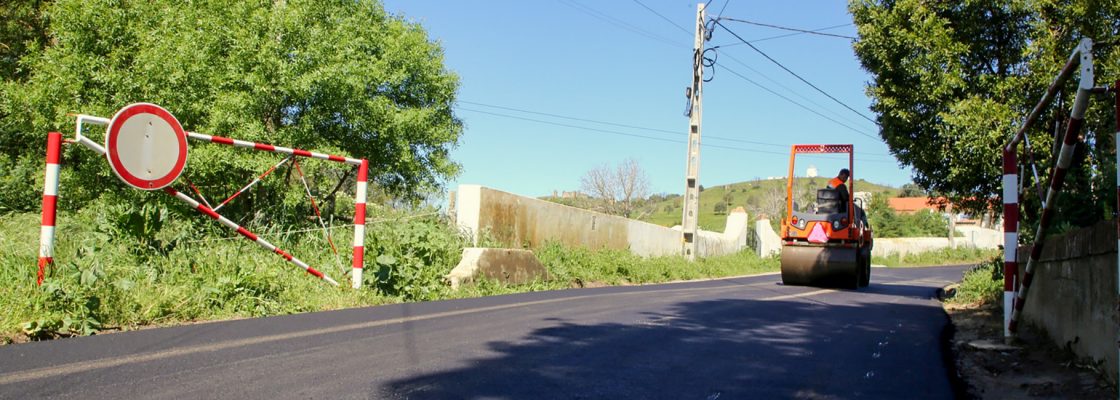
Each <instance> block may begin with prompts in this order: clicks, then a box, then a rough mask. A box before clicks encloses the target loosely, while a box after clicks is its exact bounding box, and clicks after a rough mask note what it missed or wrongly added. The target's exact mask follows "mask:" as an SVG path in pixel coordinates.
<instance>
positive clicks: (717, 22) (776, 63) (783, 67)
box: [716, 20, 879, 126]
mask: <svg viewBox="0 0 1120 400" xmlns="http://www.w3.org/2000/svg"><path fill="white" fill-rule="evenodd" d="M716 25H719V26H720V27H721V28H723V29H724V30H725V31H727V32H728V33H730V34H731V35H732V36H735V38H736V39H739V41H741V42H743V43H746V45H747V46H750V48H751V49H753V50H754V51H756V52H758V54H761V55H762V56H763V57H766V59H767V60H770V62H772V63H774V64H775V65H777V66H779V67H781V68H782V69H784V70H785V71H786V72H789V73H790V75H793V76H794V77H796V78H797V79H799V80H801V82H804V83H805V84H806V85H809V87H812V88H813V89H816V91H817V92H820V93H821V94H823V95H825V97H828V98H829V99H832V101H835V102H836V103H837V104H839V105H841V106H844V108H847V109H848V110H851V112H853V113H855V114H856V115H859V116H860V117H863V119H866V120H868V121H871V123H873V124H875V125H876V126H877V125H879V123H878V122H876V121H875V120H873V119H871V118H868V117H867V116H866V115H863V113H861V112H859V111H856V109H854V108H852V107H851V106H849V105H847V104H844V102H842V101H840V100H839V99H837V98H836V97H833V96H832V95H831V94H828V92H825V91H824V90H822V89H821V88H819V87H817V85H814V84H813V83H812V82H809V81H808V80H806V79H805V78H802V77H801V75H798V74H797V73H796V72H793V71H792V70H790V69H789V68H786V66H785V65H782V63H780V62H778V60H775V59H774V58H773V57H770V56H769V55H768V54H766V53H765V52H763V51H762V50H760V49H759V48H758V47H755V45H753V44H751V43H750V42H747V40H746V39H743V37H742V36H739V34H737V33H735V31H732V30H731V29H729V28H728V27H727V26H725V25H723V23H721V22H719V20H716Z"/></svg>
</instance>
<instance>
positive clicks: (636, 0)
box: [634, 0, 692, 34]
mask: <svg viewBox="0 0 1120 400" xmlns="http://www.w3.org/2000/svg"><path fill="white" fill-rule="evenodd" d="M634 2H635V3H638V5H640V6H642V7H643V8H645V9H646V10H649V12H651V13H653V14H654V15H657V16H658V17H661V19H663V20H665V22H668V23H670V24H672V25H673V26H675V27H677V29H680V30H681V31H682V32H684V33H688V34H691V33H692V32H690V31H689V30H688V28H685V27H683V26H681V25H680V24H678V23H676V21H673V20H671V19H669V17H666V16H664V15H662V14H661V13H659V12H657V11H656V10H654V9H652V8H650V7H649V6H647V5H646V4H645V3H642V2H641V1H640V0H634Z"/></svg>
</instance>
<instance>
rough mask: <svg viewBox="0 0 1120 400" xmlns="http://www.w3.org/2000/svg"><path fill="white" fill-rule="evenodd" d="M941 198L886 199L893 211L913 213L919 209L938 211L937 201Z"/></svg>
mask: <svg viewBox="0 0 1120 400" xmlns="http://www.w3.org/2000/svg"><path fill="white" fill-rule="evenodd" d="M942 200H943V199H942V198H936V199H934V198H929V197H894V198H890V199H887V202H888V204H889V205H890V207H891V209H892V210H894V212H896V213H899V214H913V213H916V212H918V211H921V210H930V211H933V212H938V211H940V210H938V209H937V204H938V202H940V201H942Z"/></svg>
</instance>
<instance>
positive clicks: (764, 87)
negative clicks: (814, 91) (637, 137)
mask: <svg viewBox="0 0 1120 400" xmlns="http://www.w3.org/2000/svg"><path fill="white" fill-rule="evenodd" d="M633 1H634V2H635V3H638V5H640V6H642V7H643V8H645V9H646V10H648V11H649V12H651V13H653V14H654V15H656V16H658V17H660V18H661V19H662V20H665V22H668V23H669V24H672V25H673V26H675V27H677V29H680V30H681V31H682V32H684V33H686V34H690V33H691V32H690V31H689V30H688V29H687V28H685V27H683V26H681V25H680V24H678V23H676V22H675V21H673V20H672V19H669V17H666V16H665V15H664V14H661V13H659V12H657V10H654V9H653V8H651V7H649V6H648V5H646V4H645V3H643V2H641V1H640V0H633ZM727 3H730V0H728V2H727ZM727 3H724V6H725V7H726V5H727ZM721 13H722V11H721ZM848 25H851V23H847V24H840V25H834V26H829V27H824V28H820V29H817V30H816V31H821V30H827V29H834V28H839V27H843V26H848ZM810 32H815V31H807V32H798V33H791V34H786V35H779V36H772V37H769V38H762V39H756V40H754V41H763V40H769V39H777V38H782V37H788V36H794V35H800V34H802V33H810ZM740 40H741V38H740ZM739 44H748V45H749V44H750V42H749V41H743V42H740V43H735V44H730V45H722V46H715V47H714V48H717V49H718V48H720V47H729V46H734V45H739ZM727 57H728V58H731V59H732V60H733V61H735V62H736V63H738V64H740V65H742V66H744V67H746V68H747V69H749V70H751V71H753V72H754V73H756V74H758V75H759V76H761V77H763V78H766V80H769V81H770V82H774V83H775V84H777V85H778V86H780V87H781V88H783V89H785V90H787V91H789V92H790V93H793V94H794V95H796V96H797V97H800V98H802V99H804V100H806V101H808V102H810V103H812V104H813V105H815V106H817V107H820V108H821V109H822V110H826V111H829V112H832V113H834V114H835V115H837V116H838V117H839V116H840V114H838V113H835V112H833V111H832V110H829V109H828V108H827V107H824V106H822V105H820V104H818V103H817V102H815V101H813V100H812V99H809V98H808V97H805V96H803V95H801V94H799V93H797V92H796V91H794V90H793V89H790V88H789V87H788V86H785V85H783V84H781V83H779V82H778V81H776V80H774V79H773V78H770V77H769V76H767V75H766V74H763V73H762V72H761V71H759V70H757V69H754V68H752V67H751V66H749V65H747V63H745V62H743V61H741V60H739V59H737V58H735V57H732V56H731V55H729V54H728V55H727ZM720 66H722V67H724V68H725V69H726V68H727V66H725V65H722V64H721V65H720ZM732 73H734V74H736V75H738V76H739V77H740V78H743V79H745V80H747V81H748V82H750V83H752V84H754V85H755V86H758V87H760V88H762V89H763V90H766V91H768V92H770V93H773V94H774V95H776V96H779V97H781V98H783V99H785V100H786V101H789V102H791V103H794V104H796V105H798V106H800V107H801V108H805V109H806V110H808V111H810V112H813V113H814V114H817V115H820V116H821V117H824V118H826V119H828V120H829V121H832V122H834V123H837V124H839V125H841V126H844V127H845V128H848V129H851V130H853V131H855V132H856V133H859V134H861V135H864V136H867V137H870V138H872V139H875V140H876V141H881V140H882V139H880V138H877V137H874V136H871V135H869V134H867V133H865V132H863V131H860V130H858V129H856V128H853V127H851V126H849V125H847V124H844V123H841V122H839V121H837V120H835V119H832V118H829V117H827V116H825V115H823V114H820V113H818V112H816V111H813V110H811V109H809V108H808V107H806V106H804V105H802V104H800V103H797V102H796V101H793V100H791V99H789V98H788V97H785V96H782V95H780V94H778V93H777V92H775V91H773V90H771V89H770V88H767V87H766V86H763V85H762V84H760V83H758V82H755V81H753V80H751V79H749V78H746V77H745V76H743V75H742V74H738V73H736V72H734V71H732ZM857 114H858V113H857ZM860 116H861V117H862V116H863V115H860ZM840 118H844V117H840ZM844 119H846V120H847V118H844ZM864 119H867V117H864ZM849 121H850V120H849ZM871 122H872V123H874V122H875V121H871ZM876 125H878V124H876Z"/></svg>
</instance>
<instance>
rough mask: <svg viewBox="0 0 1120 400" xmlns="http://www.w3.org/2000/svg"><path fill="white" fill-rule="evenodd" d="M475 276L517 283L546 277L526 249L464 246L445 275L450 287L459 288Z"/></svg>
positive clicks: (545, 271) (543, 269) (540, 266)
mask: <svg viewBox="0 0 1120 400" xmlns="http://www.w3.org/2000/svg"><path fill="white" fill-rule="evenodd" d="M478 276H482V277H485V278H487V279H493V280H497V281H501V282H505V283H510V284H515V285H518V284H525V283H529V282H532V281H533V280H538V279H541V280H543V279H548V270H547V269H545V267H544V265H543V264H541V261H540V260H538V259H537V256H536V255H534V254H533V252H532V251H529V250H521V249H491V248H481V247H468V248H465V249H463V259H462V260H461V261H459V265H457V266H455V268H454V269H452V270H451V273H449V274H447V276H446V278H447V280H448V281H450V282H451V288H452V289H459V286H461V285H463V284H465V283H470V282H472V281H473V280H474V278H475V277H478Z"/></svg>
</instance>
